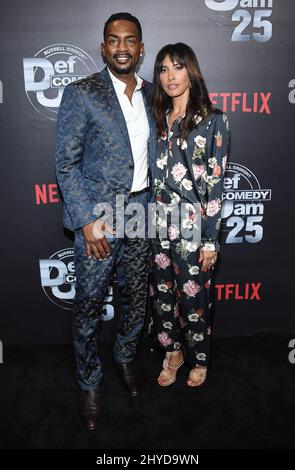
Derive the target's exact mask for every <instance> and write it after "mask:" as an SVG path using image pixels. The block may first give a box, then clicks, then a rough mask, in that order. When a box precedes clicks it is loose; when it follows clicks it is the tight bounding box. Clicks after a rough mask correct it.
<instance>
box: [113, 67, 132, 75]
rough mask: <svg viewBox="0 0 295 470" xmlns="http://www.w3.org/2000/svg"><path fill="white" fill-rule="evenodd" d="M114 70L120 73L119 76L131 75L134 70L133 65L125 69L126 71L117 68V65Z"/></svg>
mask: <svg viewBox="0 0 295 470" xmlns="http://www.w3.org/2000/svg"><path fill="white" fill-rule="evenodd" d="M114 70H115V72H116V73H118V74H119V75H127V74H128V73H130V72H131V71H132V70H133V67H132V66H131V65H128V67H126V68H124V69H121V68H117V67H116V66H115V65H114Z"/></svg>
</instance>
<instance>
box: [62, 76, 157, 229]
mask: <svg viewBox="0 0 295 470" xmlns="http://www.w3.org/2000/svg"><path fill="white" fill-rule="evenodd" d="M151 88H152V85H151V84H150V83H148V82H146V81H144V82H143V85H142V95H143V99H144V103H145V107H146V111H147V116H148V120H149V124H150V131H151V132H150V139H149V145H148V164H149V173H150V175H149V176H150V181H151V182H152V181H153V168H154V165H155V155H156V125H155V122H154V119H153V116H152V112H151V109H150V96H151ZM133 171H134V163H133V156H132V150H131V145H130V141H129V135H128V130H127V126H126V122H125V119H124V115H123V112H122V110H121V107H120V104H119V101H118V98H117V95H116V92H115V89H114V87H113V83H112V81H111V78H110V76H109V73H108V71H107V69H106V68H105V69H104V70H103V71H102V72H101V73H95V74H93V75H91V76H89V77H87V78H85V79H82V80H79V81H76V82H74V83H71V84H70V85H68V86H66V88H65V90H64V93H63V97H62V102H61V105H60V109H59V116H58V127H57V142H56V174H57V180H58V183H59V186H60V189H61V192H62V195H63V200H64V226H65V227H66V228H68V229H70V230H77V229H79V228H81V227H83V226H84V225H86V224H88V223H89V222H91V221H93V220H95V219H96V218H97V217H96V216H95V215H94V213H93V209H94V206H95V204H96V203H98V202H106V203H109V204H111V205H112V207H114V205H115V202H116V195H117V194H123V195H125V196H126V198H127V200H128V196H129V195H130V189H131V185H132V179H133Z"/></svg>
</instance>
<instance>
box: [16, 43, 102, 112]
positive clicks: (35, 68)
mask: <svg viewBox="0 0 295 470" xmlns="http://www.w3.org/2000/svg"><path fill="white" fill-rule="evenodd" d="M23 65H24V81H25V90H26V94H27V97H28V99H29V101H30V103H31V105H32V106H33V107H34V108H35V110H36V111H38V113H40V114H42V116H45V117H46V118H48V119H51V120H53V121H55V120H56V119H57V113H58V107H59V105H60V102H61V98H62V94H63V91H64V87H65V86H66V85H68V84H69V83H72V82H74V81H76V80H79V79H81V78H84V77H86V76H87V75H90V74H91V73H94V72H95V71H96V65H95V63H94V61H93V60H92V58H91V57H90V56H89V55H88V54H87V53H86V52H85V51H83V50H82V49H80V48H79V47H77V46H72V45H70V44H53V45H51V46H47V47H44V48H43V49H41V51H39V52H37V53H36V54H35V55H34V57H33V58H30V59H23Z"/></svg>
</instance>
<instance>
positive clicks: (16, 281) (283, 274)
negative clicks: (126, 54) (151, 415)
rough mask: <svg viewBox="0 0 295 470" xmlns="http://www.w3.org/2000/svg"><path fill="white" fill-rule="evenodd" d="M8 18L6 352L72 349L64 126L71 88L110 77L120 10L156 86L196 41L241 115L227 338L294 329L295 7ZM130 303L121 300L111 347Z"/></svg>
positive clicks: (162, 8) (58, 9)
mask: <svg viewBox="0 0 295 470" xmlns="http://www.w3.org/2000/svg"><path fill="white" fill-rule="evenodd" d="M0 10H1V14H0V25H1V41H0V64H1V68H0V130H1V147H0V149H1V190H2V197H1V203H2V204H1V221H2V230H1V232H2V242H1V291H2V294H1V314H0V315H1V317H0V340H1V341H2V343H3V344H4V345H18V344H19V345H22V344H40V343H62V342H70V341H71V316H72V313H71V307H72V301H73V297H74V294H75V266H74V259H73V248H72V247H73V240H72V238H71V235H70V234H69V233H66V232H65V231H64V230H63V227H62V207H61V199H60V195H59V192H58V187H57V184H56V178H55V172H54V147H55V135H56V119H57V114H58V108H59V104H60V100H61V97H62V94H63V90H64V87H65V86H66V85H67V84H68V83H70V82H72V81H74V80H77V79H79V78H81V77H84V76H86V75H89V74H91V73H93V72H95V71H97V70H100V69H101V68H102V67H103V61H102V58H101V56H100V43H101V41H102V31H103V25H104V22H105V20H106V19H107V18H108V17H109V16H110V15H111V14H112V13H116V12H119V11H128V12H130V13H132V14H134V15H135V16H137V17H138V18H139V20H140V21H141V23H142V27H143V40H144V43H145V55H144V57H143V60H142V62H141V64H140V67H139V74H140V75H141V76H142V77H144V78H146V79H148V80H151V78H152V71H153V63H154V59H155V56H156V53H157V52H158V50H159V49H160V48H161V47H162V46H163V45H165V44H167V43H174V42H178V41H182V42H185V43H187V44H189V45H190V46H191V47H192V48H193V49H194V51H195V52H196V54H197V57H198V59H199V63H200V65H201V69H202V71H203V74H204V76H205V79H206V82H207V86H208V89H209V91H210V95H211V100H212V102H213V103H214V104H215V105H216V106H217V107H219V108H221V109H222V110H223V111H225V112H226V113H227V115H228V117H229V121H230V125H231V130H232V150H231V156H230V161H229V163H228V168H227V175H226V178H225V184H224V211H223V229H222V231H223V240H224V241H223V249H222V260H221V264H220V267H219V271H218V274H217V277H216V286H215V335H216V336H233V335H235V336H237V335H238V336H239V335H251V334H256V333H262V332H271V331H294V330H295V316H294V307H293V305H292V297H291V292H292V289H293V261H294V257H293V253H294V240H293V235H294V203H293V200H292V195H293V188H294V185H295V183H294V180H295V172H294V163H293V162H294V159H295V154H294V139H295V126H294V110H295V67H294V50H293V49H294V45H295V28H294V16H295V15H294V13H295V4H294V1H293V0H269V1H267V0H261V1H259V0H252V1H251V0H248V1H246V0H244V1H242V0H240V1H239V0H218V1H217V0H182V1H179V0H149V1H148V2H146V1H143V0H129V1H128V0H127V1H125V0H113V1H112V2H106V1H103V0H71V1H63V2H60V1H58V0H51V1H45V0H43V1H40V0H26V1H25V2H23V1H20V0H18V1H17V0H2V1H1V6H0ZM98 164H99V160H98ZM117 303H118V302H117V292H116V289H114V292H113V290H112V288H110V292H109V297H108V298H107V299H106V307H105V312H104V338H106V339H107V340H108V339H110V338H111V336H112V335H113V330H114V327H115V324H116V311H117Z"/></svg>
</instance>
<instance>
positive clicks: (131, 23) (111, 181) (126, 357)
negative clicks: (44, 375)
mask: <svg viewBox="0 0 295 470" xmlns="http://www.w3.org/2000/svg"><path fill="white" fill-rule="evenodd" d="M143 51H144V45H143V43H142V31H141V26H140V23H139V21H138V19H137V18H135V17H134V16H132V15H130V14H129V13H118V14H115V15H112V16H111V17H110V18H109V19H108V20H107V22H106V23H105V27H104V42H103V43H102V45H101V52H102V56H103V58H104V61H105V63H106V65H107V66H106V68H105V69H104V70H103V71H102V72H101V73H96V74H93V75H91V76H90V77H87V78H85V79H82V80H79V81H77V82H74V83H72V84H70V85H68V86H67V87H66V88H65V90H64V94H63V98H62V103H61V106H60V112H59V119H58V131H57V144H56V172H57V179H58V182H59V185H60V188H61V191H62V195H63V199H64V225H65V226H66V227H67V228H69V229H71V230H73V231H74V233H75V266H76V296H75V299H74V324H73V332H74V346H75V356H76V375H77V381H78V385H79V387H80V389H81V394H82V414H83V418H84V423H85V426H86V428H87V429H89V430H91V429H94V428H95V426H96V421H97V415H98V409H99V394H100V383H101V379H102V367H101V362H100V360H99V357H98V354H97V347H96V341H97V331H98V325H99V322H100V317H101V312H102V307H103V303H104V299H105V296H106V294H107V289H108V285H109V283H110V280H111V276H112V274H113V272H114V271H115V270H117V272H119V273H120V275H118V279H119V288H120V294H121V308H120V318H119V327H118V334H117V338H116V341H115V346H114V356H115V360H116V363H117V365H118V369H119V372H120V375H121V377H122V379H123V382H124V385H125V386H126V387H127V389H128V390H129V393H130V394H131V396H133V397H135V396H137V394H138V387H137V383H136V379H135V375H134V372H133V371H132V369H131V367H130V362H131V361H132V360H133V359H134V357H135V354H136V350H137V346H138V343H139V338H140V335H141V333H142V330H143V325H144V318H145V311H146V291H147V276H148V268H147V263H148V252H149V245H148V241H147V239H146V238H144V237H143V238H140V237H136V238H130V237H127V236H126V235H125V236H124V237H123V238H118V237H117V236H116V234H114V230H113V228H114V226H112V225H111V224H110V223H107V222H106V221H105V220H104V219H103V218H102V217H99V216H98V215H97V211H96V209H95V207H97V204H98V203H108V204H109V205H110V206H111V207H112V208H113V209H115V203H116V196H118V195H120V197H123V200H124V205H125V208H127V209H128V205H129V204H130V203H134V202H136V203H139V204H141V205H143V206H144V207H145V209H147V203H148V199H149V182H151V176H150V171H151V170H152V168H153V162H154V159H155V146H156V129H155V123H154V120H153V117H152V113H151V110H150V104H149V101H150V94H151V85H150V84H149V83H147V82H146V81H144V80H142V79H141V78H140V77H139V76H138V75H137V74H136V73H135V68H136V65H137V64H138V61H139V58H140V56H142V55H143ZM125 212H126V211H125ZM126 219H127V216H125V219H124V222H125V224H126V222H127V220H126ZM112 235H113V236H112Z"/></svg>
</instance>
